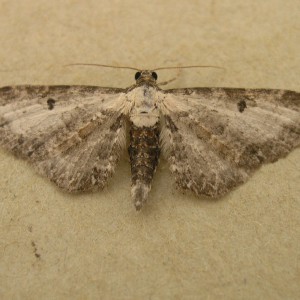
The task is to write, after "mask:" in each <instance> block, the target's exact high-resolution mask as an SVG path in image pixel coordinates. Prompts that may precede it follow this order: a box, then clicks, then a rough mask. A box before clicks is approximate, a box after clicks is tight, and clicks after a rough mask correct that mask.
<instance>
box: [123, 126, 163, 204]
mask: <svg viewBox="0 0 300 300" xmlns="http://www.w3.org/2000/svg"><path fill="white" fill-rule="evenodd" d="M159 133H160V129H159V124H158V123H156V124H155V125H154V126H149V127H138V126H136V125H134V124H133V123H132V124H131V129H130V146H129V148H128V152H129V156H130V164H131V183H132V189H131V193H132V197H133V200H134V203H135V207H136V209H137V210H139V209H140V208H141V207H142V205H143V203H144V202H145V200H146V199H147V196H148V193H149V191H150V189H151V181H152V178H153V175H154V173H155V170H156V167H157V164H158V159H159V154H160V147H159Z"/></svg>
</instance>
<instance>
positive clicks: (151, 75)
mask: <svg viewBox="0 0 300 300" xmlns="http://www.w3.org/2000/svg"><path fill="white" fill-rule="evenodd" d="M134 78H135V80H136V83H155V82H156V80H157V74H156V73H155V72H154V71H150V70H142V71H138V72H136V73H135V76H134Z"/></svg>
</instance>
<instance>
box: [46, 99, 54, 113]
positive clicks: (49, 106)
mask: <svg viewBox="0 0 300 300" xmlns="http://www.w3.org/2000/svg"><path fill="white" fill-rule="evenodd" d="M47 104H48V109H49V110H52V109H53V108H54V104H55V100H54V99H52V98H49V99H48V100H47Z"/></svg>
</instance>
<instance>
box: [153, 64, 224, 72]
mask: <svg viewBox="0 0 300 300" xmlns="http://www.w3.org/2000/svg"><path fill="white" fill-rule="evenodd" d="M191 68H214V69H223V70H225V68H223V67H218V66H197V65H196V66H182V67H181V66H178V67H161V68H156V69H153V71H158V70H170V69H191Z"/></svg>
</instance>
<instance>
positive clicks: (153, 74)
mask: <svg viewBox="0 0 300 300" xmlns="http://www.w3.org/2000/svg"><path fill="white" fill-rule="evenodd" d="M152 77H153V78H154V79H155V80H157V74H156V73H155V72H152Z"/></svg>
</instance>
